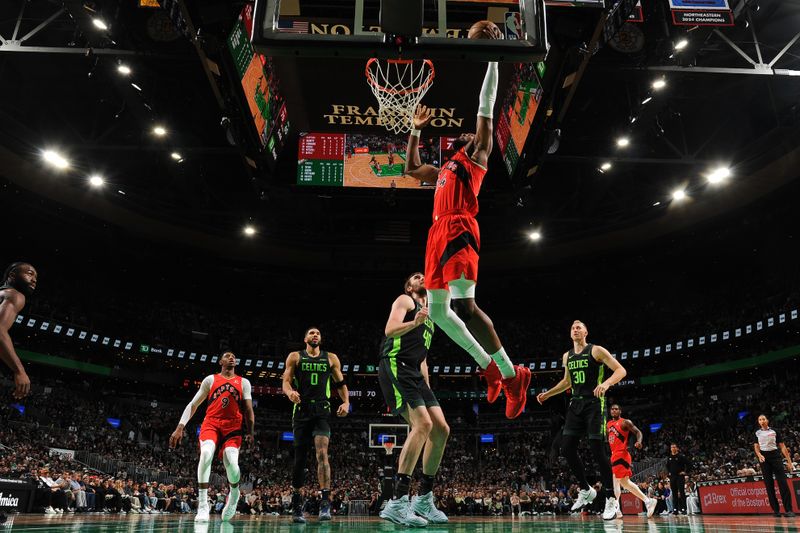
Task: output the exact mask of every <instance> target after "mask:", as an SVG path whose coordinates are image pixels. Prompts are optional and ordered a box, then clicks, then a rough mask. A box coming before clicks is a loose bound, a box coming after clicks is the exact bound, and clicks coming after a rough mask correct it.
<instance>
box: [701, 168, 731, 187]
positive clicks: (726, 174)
mask: <svg viewBox="0 0 800 533" xmlns="http://www.w3.org/2000/svg"><path fill="white" fill-rule="evenodd" d="M730 177H731V169H729V168H728V167H719V168H715V169H714V170H713V171H712V172H711V174H709V175H708V176H706V179H708V182H709V183H713V184H717V183H721V182H723V181H725V180H726V179H728V178H730Z"/></svg>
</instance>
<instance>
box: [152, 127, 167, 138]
mask: <svg viewBox="0 0 800 533" xmlns="http://www.w3.org/2000/svg"><path fill="white" fill-rule="evenodd" d="M153 134H155V135H158V136H159V137H163V136H164V135H166V134H167V129H166V128H165V127H164V126H156V127H154V128H153Z"/></svg>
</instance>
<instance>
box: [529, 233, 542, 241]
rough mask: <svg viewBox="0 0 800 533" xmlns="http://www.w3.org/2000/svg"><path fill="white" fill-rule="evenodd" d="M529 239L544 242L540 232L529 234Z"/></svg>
mask: <svg viewBox="0 0 800 533" xmlns="http://www.w3.org/2000/svg"><path fill="white" fill-rule="evenodd" d="M528 238H529V239H530V240H532V241H534V242H536V241H540V240H542V234H541V232H539V231H538V230H534V231H532V232H530V233H528Z"/></svg>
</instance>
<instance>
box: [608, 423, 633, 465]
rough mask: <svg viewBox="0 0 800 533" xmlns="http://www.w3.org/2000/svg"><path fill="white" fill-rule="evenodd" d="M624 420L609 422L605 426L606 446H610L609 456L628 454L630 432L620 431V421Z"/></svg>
mask: <svg viewBox="0 0 800 533" xmlns="http://www.w3.org/2000/svg"><path fill="white" fill-rule="evenodd" d="M623 420H625V419H624V418H620V419H618V420H609V421H608V424H606V429H607V430H608V431H607V433H608V445H609V446H611V455H612V456H613V455H616V454H621V453H629V452H628V435H630V431H625V430H624V429H622V421H623Z"/></svg>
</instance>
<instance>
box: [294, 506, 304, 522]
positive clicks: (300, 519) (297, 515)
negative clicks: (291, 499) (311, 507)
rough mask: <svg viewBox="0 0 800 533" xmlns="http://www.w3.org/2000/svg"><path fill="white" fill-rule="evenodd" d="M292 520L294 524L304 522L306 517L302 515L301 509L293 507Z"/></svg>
mask: <svg viewBox="0 0 800 533" xmlns="http://www.w3.org/2000/svg"><path fill="white" fill-rule="evenodd" d="M292 522H294V523H295V524H305V523H306V518H305V517H304V516H303V509H302V508H301V509H295V510H294V513H293V514H292Z"/></svg>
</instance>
